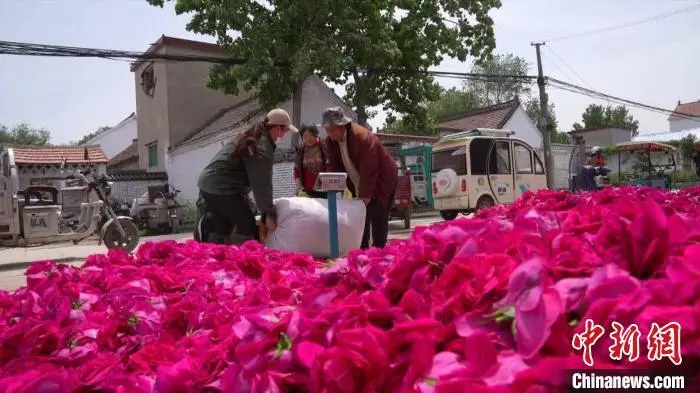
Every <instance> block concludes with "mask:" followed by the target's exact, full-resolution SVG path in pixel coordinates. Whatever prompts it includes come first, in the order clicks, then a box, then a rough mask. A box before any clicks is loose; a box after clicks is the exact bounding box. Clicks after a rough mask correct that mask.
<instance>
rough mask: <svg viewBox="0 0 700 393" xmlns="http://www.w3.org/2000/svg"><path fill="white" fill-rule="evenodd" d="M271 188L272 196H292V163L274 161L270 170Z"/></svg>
mask: <svg viewBox="0 0 700 393" xmlns="http://www.w3.org/2000/svg"><path fill="white" fill-rule="evenodd" d="M272 188H273V197H274V198H284V197H291V196H294V188H295V184H294V163H293V162H279V163H276V164H275V166H274V168H273V172H272Z"/></svg>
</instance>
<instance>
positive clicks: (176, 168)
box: [168, 141, 295, 204]
mask: <svg viewBox="0 0 700 393" xmlns="http://www.w3.org/2000/svg"><path fill="white" fill-rule="evenodd" d="M222 146H223V145H222V141H215V142H213V143H210V144H208V145H205V146H201V147H199V148H197V149H192V150H188V151H186V152H184V153H182V154H179V155H177V156H172V157H171V158H170V159H169V160H168V179H169V183H170V185H172V186H173V187H175V188H177V189H178V190H180V191H181V193H180V194H179V196H178V197H179V198H180V199H181V200H182V202H183V203H192V204H194V203H195V202H196V201H197V197H198V196H199V188H197V180H198V179H199V174H200V173H201V172H202V170H203V169H204V167H205V166H206V165H207V164H208V163H209V161H210V160H211V158H212V157H214V155H215V154H216V153H217V152H218V151H219V150H220V149H221V148H222ZM272 185H273V195H274V197H275V198H281V197H289V196H293V194H294V187H295V183H294V163H291V162H281V163H278V164H275V166H274V169H273V174H272Z"/></svg>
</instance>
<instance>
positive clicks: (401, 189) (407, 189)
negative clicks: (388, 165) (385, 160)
mask: <svg viewBox="0 0 700 393" xmlns="http://www.w3.org/2000/svg"><path fill="white" fill-rule="evenodd" d="M384 146H385V147H386V149H387V150H388V151H389V154H391V156H392V157H394V160H396V166H397V167H398V168H399V174H398V175H399V177H398V179H397V182H396V191H395V193H394V203H393V204H392V205H391V211H390V212H389V219H398V220H403V226H404V228H406V229H410V228H411V213H412V210H413V209H412V205H413V203H412V201H411V173H410V171H409V170H408V168H407V167H406V159H405V157H402V156H401V144H400V143H384Z"/></svg>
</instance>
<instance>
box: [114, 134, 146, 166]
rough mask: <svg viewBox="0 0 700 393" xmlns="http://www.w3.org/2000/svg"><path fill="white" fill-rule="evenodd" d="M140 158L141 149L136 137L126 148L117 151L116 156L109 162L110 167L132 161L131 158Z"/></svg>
mask: <svg viewBox="0 0 700 393" xmlns="http://www.w3.org/2000/svg"><path fill="white" fill-rule="evenodd" d="M138 159H139V151H138V146H137V144H136V139H134V141H133V142H131V144H130V145H129V146H128V147H127V148H126V149H124V150H122V151H120V152H119V153H117V155H116V156H114V157H112V159H111V160H109V162H107V166H108V167H113V166H117V165H119V164H122V163H124V162H126V161H131V160H138Z"/></svg>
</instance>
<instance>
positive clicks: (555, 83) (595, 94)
mask: <svg viewBox="0 0 700 393" xmlns="http://www.w3.org/2000/svg"><path fill="white" fill-rule="evenodd" d="M545 80H546V83H547V85H549V86H551V87H553V88H556V89H560V90H566V91H569V92H572V93H577V94H582V95H586V96H588V97H591V98H598V99H602V100H607V101H612V102H616V103H618V104H623V105H629V106H633V107H636V108H640V109H645V110H648V111H652V112H657V113H662V114H666V115H674V116H676V117H679V118H683V119H688V120H693V121H696V122H698V123H700V118H696V117H693V116H690V115H686V114H683V113H678V112H676V111H674V110H670V109H665V108H661V107H658V106H653V105H649V104H644V103H641V102H638V101H633V100H630V99H626V98H621V97H616V96H613V95H610V94H605V93H601V92H599V91H596V90H592V89H588V88H585V87H582V86H578V85H575V84H573V83H568V82H564V81H561V80H558V79H555V78H551V77H546V78H545Z"/></svg>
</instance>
